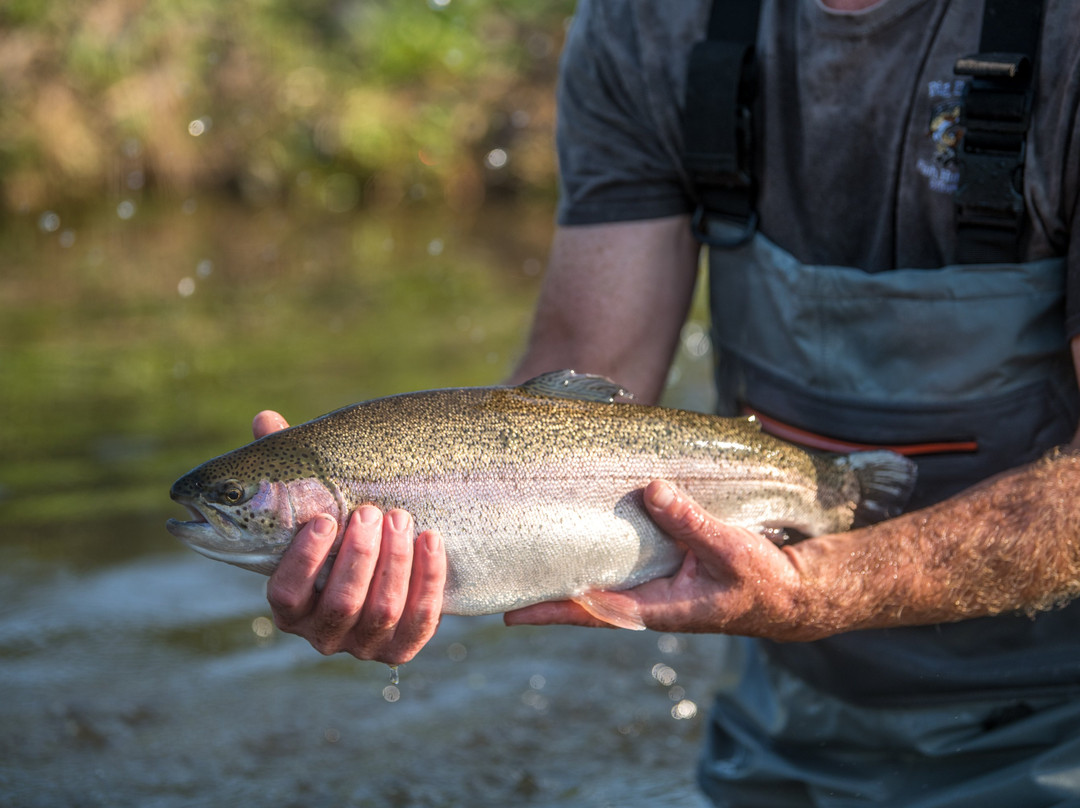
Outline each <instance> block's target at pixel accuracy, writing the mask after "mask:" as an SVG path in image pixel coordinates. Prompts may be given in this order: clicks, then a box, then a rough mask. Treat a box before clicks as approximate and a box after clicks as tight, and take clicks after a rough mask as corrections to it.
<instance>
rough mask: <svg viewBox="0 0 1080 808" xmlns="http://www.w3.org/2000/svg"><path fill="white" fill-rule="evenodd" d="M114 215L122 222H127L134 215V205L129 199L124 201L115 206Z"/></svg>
mask: <svg viewBox="0 0 1080 808" xmlns="http://www.w3.org/2000/svg"><path fill="white" fill-rule="evenodd" d="M116 215H117V216H119V217H120V218H121V219H123V220H124V221H127V220H128V219H130V218H131V217H132V216H134V215H135V203H134V202H132V201H131V200H130V199H125V200H124V201H123V202H121V203H120V204H119V205H117V206H116Z"/></svg>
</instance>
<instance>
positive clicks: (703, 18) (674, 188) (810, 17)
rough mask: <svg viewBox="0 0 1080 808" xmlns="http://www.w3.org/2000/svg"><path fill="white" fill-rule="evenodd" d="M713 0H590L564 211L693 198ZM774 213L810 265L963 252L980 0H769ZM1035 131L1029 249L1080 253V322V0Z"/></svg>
mask: <svg viewBox="0 0 1080 808" xmlns="http://www.w3.org/2000/svg"><path fill="white" fill-rule="evenodd" d="M710 5H711V4H710V2H708V0H678V2H659V1H658V0H655V1H653V2H650V1H649V0H602V1H601V0H582V2H581V4H580V6H579V9H578V13H577V15H576V17H575V20H574V23H573V26H572V28H571V31H570V35H569V39H568V41H567V45H566V50H565V53H564V56H563V67H562V78H561V82H560V85H559V120H558V149H559V165H560V172H561V179H562V196H561V200H560V205H559V221H560V223H561V224H564V225H576V224H595V223H601V222H614V221H629V220H635V219H648V218H655V217H661V216H670V215H675V214H679V213H684V212H687V211H689V210H692V202H691V194H690V185H689V180H688V178H687V176H686V174H685V173H684V171H683V168H682V162H681V160H682V129H681V127H682V123H681V122H682V113H683V109H682V107H683V97H684V92H685V83H686V65H687V59H688V56H689V51H690V48H691V46H692V45H693V43H694V42H696V41H698V40H700V39H703V38H704V35H705V30H706V27H707V20H708V14H709V8H710ZM762 6H763V8H762V17H761V28H760V31H759V36H758V59H759V66H760V68H761V71H762V80H761V92H760V102H759V103H760V108H759V112H758V120H757V125H758V127H759V131H760V135H759V139H758V146H757V149H758V151H757V153H758V157H759V159H758V166H757V169H758V172H757V176H758V178H759V187H760V192H759V197H758V200H757V208H758V212H759V215H760V229H761V232H762V233H763V234H765V235H766V236H768V237H769V238H770V239H771V240H772V241H773V242H775V243H776V244H778V245H779V246H780V247H782V248H784V249H785V250H787V251H788V252H790V253H792V254H793V255H794V256H795V257H796V258H798V259H799V260H800V261H802V262H804V263H809V264H832V265H839V266H852V267H860V268H862V269H864V270H867V271H871V272H876V271H881V270H887V269H895V268H899V267H910V268H930V267H938V266H943V265H946V264H950V263H954V262H955V261H954V253H955V247H956V231H955V217H954V209H953V205H954V202H953V192H954V190H955V188H956V183H957V178H958V175H957V171H956V165H955V161H954V149H955V147H956V140H955V138H956V135H957V134H958V132H959V129H958V125H957V116H958V114H959V98H960V93H961V90H962V84H961V80H959V79H958V77H957V76H955V75H954V73H953V65H954V64H955V62H956V60H957V58H958V57H960V56H963V55H967V54H971V53H975V52H977V51H978V49H979V48H978V46H979V35H980V30H981V21H982V9H983V3H982V2H980V0H972V1H970V2H957V1H955V0H954V2H947V1H946V0H887V2H884V3H882V4H879V5H877V6H874V7H872V8H870V9H868V10H866V11H863V12H859V13H836V12H832V11H829V10H827V9H826V8H824V6H822V5H821V4H820V3H819V2H816V0H798V1H796V0H784V1H783V2H781V1H780V0H764V2H763V4H762ZM1045 13H1046V24H1045V25H1044V31H1043V38H1042V42H1041V45H1040V48H1041V52H1040V65H1041V77H1040V78H1041V80H1040V81H1039V84H1038V87H1039V92H1038V97H1037V100H1036V106H1035V111H1034V118H1033V121H1032V124H1031V129H1030V133H1029V136H1028V145H1027V149H1028V151H1027V160H1026V169H1025V172H1026V173H1025V182H1024V195H1025V197H1026V200H1027V205H1028V211H1029V217H1030V220H1031V228H1030V237H1029V239H1028V240H1027V243H1026V245H1025V250H1024V252H1025V257H1026V258H1027V259H1028V260H1034V259H1038V258H1045V257H1048V256H1052V255H1064V256H1066V257H1067V267H1068V274H1069V278H1070V285H1072V284H1073V283H1075V285H1076V286H1077V290H1076V293H1075V294H1072V295H1070V303H1071V305H1070V310H1069V322H1068V331H1069V333H1070V334H1074V333H1078V332H1080V242H1078V241H1073V240H1071V239H1070V234H1071V233H1073V232H1076V231H1078V230H1080V205H1078V194H1080V137H1077V136H1074V133H1076V132H1078V131H1080V125H1078V124H1080V3H1075V2H1071V1H1070V0H1048V2H1047V4H1046V12H1045Z"/></svg>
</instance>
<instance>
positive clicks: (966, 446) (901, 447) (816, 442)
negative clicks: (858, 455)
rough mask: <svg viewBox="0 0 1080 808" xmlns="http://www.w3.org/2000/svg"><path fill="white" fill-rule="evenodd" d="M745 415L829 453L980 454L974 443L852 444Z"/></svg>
mask: <svg viewBox="0 0 1080 808" xmlns="http://www.w3.org/2000/svg"><path fill="white" fill-rule="evenodd" d="M743 414H744V415H752V416H754V417H755V418H757V420H758V421H760V422H761V428H762V429H763V430H764V431H765V432H768V433H769V434H770V435H774V436H775V437H777V438H780V439H781V440H786V441H790V442H791V443H797V444H799V445H800V446H806V447H808V448H810V449H822V450H823V451H826V452H838V453H841V454H847V453H849V452H865V451H867V450H872V449H888V450H889V451H890V452H896V453H897V454H902V455H907V456H908V457H911V456H913V455H928V454H942V453H946V452H977V451H978V450H979V444H978V443H977V442H976V441H973V440H958V441H939V442H937V443H903V444H894V445H891V446H889V445H877V444H871V443H852V442H851V441H846V440H837V439H836V438H830V437H827V436H826V435H818V434H816V433H814V432H807V431H806V430H805V429H799V428H798V427H794V426H789V425H788V424H785V423H782V422H780V421H777V420H776V419H775V418H770V417H769V416H767V415H763V414H762V413H760V412H758V411H757V410H754V409H751V408H750V407H743Z"/></svg>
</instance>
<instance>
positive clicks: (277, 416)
mask: <svg viewBox="0 0 1080 808" xmlns="http://www.w3.org/2000/svg"><path fill="white" fill-rule="evenodd" d="M288 425H289V422H288V421H286V420H285V418H284V417H283V416H282V415H281V413H278V412H274V411H273V410H263V411H262V412H260V413H259V414H258V415H256V416H255V418H254V420H252V422H251V431H252V433H253V434H254V435H255V437H256V438H262V437H265V436H266V435H269V434H270V433H271V432H277V431H278V430H279V429H285V428H286V427H287V426H288Z"/></svg>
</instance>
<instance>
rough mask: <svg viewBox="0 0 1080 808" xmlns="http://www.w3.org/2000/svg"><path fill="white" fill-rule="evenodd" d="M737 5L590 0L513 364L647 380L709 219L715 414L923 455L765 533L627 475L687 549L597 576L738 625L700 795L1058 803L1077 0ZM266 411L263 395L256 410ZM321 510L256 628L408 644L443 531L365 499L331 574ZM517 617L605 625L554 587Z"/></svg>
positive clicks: (1070, 635) (536, 371) (836, 443)
mask: <svg viewBox="0 0 1080 808" xmlns="http://www.w3.org/2000/svg"><path fill="white" fill-rule="evenodd" d="M758 5H759V4H758V3H754V2H729V3H725V2H723V0H718V2H717V3H716V7H715V9H713V10H712V11H711V12H710V3H708V2H693V3H690V2H686V3H677V4H671V3H660V2H651V3H650V2H644V1H641V2H633V0H626V1H625V2H614V1H612V2H598V1H594V2H582V3H581V5H580V8H579V12H578V14H577V16H576V18H575V21H574V24H573V27H572V29H571V31H570V34H569V40H568V43H567V46H566V54H565V56H564V62H563V70H562V76H561V82H560V87H559V110H560V118H559V156H560V171H561V174H562V181H563V185H562V197H561V201H560V207H559V228H558V230H557V233H556V236H555V240H554V244H553V247H552V252H551V258H550V266H549V268H548V272H547V276H546V279H545V285H544V288H543V292H542V294H541V298H540V301H539V304H538V307H537V311H536V317H535V321H534V324H533V328H532V333H531V337H530V340H529V344H528V350H527V353H526V355H525V356H524V358H523V359H522V361H521V364H520V366H519V367H518V369H517V370H516V372H515V374H514V377H513V379H512V380H511V381H512V382H514V383H521V382H524V381H525V380H527V379H531V378H533V377H536V376H539V375H540V374H542V373H546V372H549V371H553V370H557V369H560V368H574V369H576V370H577V371H581V372H585V373H589V374H598V375H602V376H606V377H609V378H611V379H614V380H616V381H617V382H618V383H619V384H620V385H624V386H625V387H626V389H628V390H630V391H632V392H633V393H634V394H635V396H636V401H637V402H639V403H646V404H648V403H652V402H654V401H655V400H656V399H657V398H658V396H659V394H660V392H661V389H662V387H663V384H664V381H665V379H666V376H667V371H668V366H669V363H670V361H671V358H672V355H673V352H674V350H675V347H676V345H677V343H678V339H679V335H680V329H681V327H682V324H683V321H684V318H685V316H686V313H687V309H688V306H689V303H690V299H691V295H692V292H693V289H694V285H695V276H696V271H697V266H698V255H699V250H700V248H701V245H702V244H703V243H704V244H707V245H708V246H709V251H708V254H709V272H710V298H711V309H712V316H713V333H712V337H713V343H714V347H715V349H716V351H717V356H718V361H717V371H716V384H717V389H718V408H719V412H720V414H722V415H728V416H735V415H739V414H746V413H754V414H756V415H757V416H758V419H759V421H760V423H761V424H762V425H763V427H764V429H765V430H766V431H771V432H773V433H775V434H777V435H779V436H781V437H783V438H785V439H787V440H791V441H794V442H797V443H802V444H804V445H806V446H809V447H811V448H813V449H824V450H829V451H834V452H841V451H848V450H851V449H856V448H887V449H891V450H893V451H895V452H899V453H901V454H905V455H907V456H909V457H911V458H912V459H913V460H915V461H916V462H917V464H918V466H919V478H918V481H917V484H916V488H915V491H914V495H913V497H912V500H911V503H910V505H909V509H908V512H907V513H905V514H903V515H900V516H898V517H896V518H893V519H888V520H885V521H882V522H880V523H878V524H875V525H871V526H869V527H864V528H858V529H855V530H852V531H849V532H843V533H833V534H826V535H821V536H815V537H812V538H808V539H806V540H804V541H801V542H797V543H792V544H787V545H784V546H778V545H777V544H776V543H774V542H773V541H772V540H770V538H769V537H766V536H763V535H762V534H761V533H760V532H755V531H752V530H748V529H746V528H745V527H738V526H732V525H730V524H726V523H724V522H722V521H720V520H718V519H717V518H716V517H714V516H713V515H711V514H710V513H709V512H707V511H706V510H704V509H703V508H702V507H700V506H699V505H698V504H697V503H696V502H695V501H693V499H691V498H690V497H689V496H688V495H687V494H686V493H685V492H684V491H683V490H680V489H679V488H676V487H674V486H673V485H671V484H669V483H666V482H663V481H653V482H651V483H649V484H648V485H647V487H646V488H645V490H644V500H643V501H644V507H645V508H646V510H647V512H648V513H649V514H650V515H651V517H652V519H653V520H654V521H655V524H656V525H657V526H659V528H660V530H661V531H663V532H664V533H666V534H667V535H668V536H670V537H671V538H673V539H675V540H676V541H678V542H680V543H681V544H682V545H683V546H684V547H685V548H686V551H687V552H686V555H685V558H684V560H683V561H682V563H681V566H679V568H678V570H677V571H676V572H674V573H673V574H670V575H667V576H665V577H661V578H657V579H655V580H651V581H649V582H647V583H644V584H642V585H640V586H637V587H636V588H632V589H629V590H626V591H623V592H619V593H609V594H610V597H611V598H613V599H614V601H615V602H616V603H621V604H622V606H623V607H625V609H626V610H627V611H632V612H636V614H637V615H639V616H640V620H641V622H643V624H644V625H645V626H646V627H648V628H651V629H655V630H658V631H669V632H681V631H693V632H717V633H724V634H732V635H739V636H742V637H748V638H758V639H752V640H739V641H733V643H732V651H731V653H730V654H729V655H728V656H727V658H726V660H725V663H724V664H727V665H729V666H733V667H735V668H737V669H738V673H739V677H738V681H739V683H738V684H737V685H735V686H733V687H732V688H731V689H729V690H726V691H724V692H721V693H720V694H719V695H718V699H717V704H716V707H715V709H714V712H713V716H712V722H711V727H710V732H709V741H708V748H707V750H706V754H705V756H704V758H703V760H702V764H701V768H700V776H701V782H702V786H703V788H704V789H705V792H706V793H707V794H708V795H709V796H710V797H711V798H712V799H713V800H714V801H715V802H716V803H717V804H718V805H755V804H761V805H785V806H786V805H826V804H829V805H832V804H836V805H839V804H845V805H849V804H854V802H855V801H859V800H861V801H863V802H865V803H867V804H883V805H934V806H939V805H940V806H944V805H960V804H964V805H969V804H973V803H974V802H975V801H976V800H979V799H981V800H983V801H984V802H985V803H986V804H990V805H995V804H1008V805H1024V806H1035V805H1066V804H1069V805H1077V804H1080V603H1075V602H1071V601H1072V599H1073V598H1074V597H1075V596H1076V595H1077V594H1080V496H1078V494H1080V456H1078V455H1076V454H1075V453H1074V449H1075V441H1073V443H1072V444H1070V441H1072V440H1073V437H1072V436H1073V432H1074V430H1075V428H1076V425H1077V414H1078V411H1080V406H1078V400H1080V399H1078V393H1077V386H1076V377H1075V370H1074V360H1077V359H1078V358H1080V341H1078V340H1080V337H1078V336H1077V335H1078V334H1080V247H1078V246H1077V245H1078V243H1080V242H1077V241H1075V240H1073V239H1072V234H1073V233H1075V232H1076V230H1077V227H1078V222H1080V205H1078V198H1080V139H1078V138H1076V137H1075V133H1076V132H1077V131H1080V113H1078V110H1080V84H1078V82H1077V76H1078V75H1080V64H1078V60H1080V5H1076V4H1069V3H1064V2H1054V0H1047V2H1046V3H1045V4H1043V3H1036V2H1032V3H1028V2H1024V3H1009V2H1006V1H1005V0H986V2H985V3H984V2H981V1H980V0H972V1H970V2H958V1H956V0H954V2H946V0H879V1H876V2H875V0H817V1H816V2H814V1H811V0H806V2H798V3H779V2H763V3H761V4H760V6H761V8H760V10H759V9H758ZM1042 5H1045V9H1043V10H1042V11H1041V16H1040V8H1039V7H1040V6H1042ZM697 43H704V44H702V46H701V47H695V45H696V44H697ZM688 65H689V68H688ZM710 71H711V72H710ZM717 133H719V134H717ZM284 426H285V422H284V420H283V419H282V418H281V416H279V415H277V414H276V413H269V412H264V413H260V414H259V415H258V416H257V417H256V420H255V432H256V436H259V435H264V434H267V433H270V432H272V431H275V430H278V429H280V428H282V427H284ZM337 528H338V526H337V524H336V522H335V521H334V520H333V519H331V518H328V517H326V516H320V517H318V518H315V519H313V520H311V521H310V522H309V523H308V524H307V525H306V526H305V527H304V528H303V529H302V530H301V531H300V533H299V535H298V536H297V538H296V539H295V540H294V541H293V543H292V545H291V547H290V548H289V549H288V550H287V551H286V553H285V555H284V558H283V559H282V561H281V563H280V566H279V567H278V568H277V570H276V571H275V572H274V574H273V576H272V577H271V579H270V584H269V589H268V597H269V600H270V603H271V606H272V608H273V610H274V615H275V618H276V620H277V622H278V625H279V626H280V627H281V628H282V629H284V630H286V631H292V632H295V633H298V634H301V635H303V636H304V637H306V638H307V639H309V640H310V641H311V643H312V644H313V645H314V646H315V647H316V648H317V649H319V650H320V651H322V652H323V653H335V652H338V651H345V652H348V653H351V654H353V655H355V656H357V657H360V658H362V659H378V660H381V661H384V662H388V663H402V662H405V661H407V660H409V659H411V658H412V657H413V656H414V655H415V654H416V653H417V651H419V649H420V648H421V647H422V646H423V645H424V643H425V642H426V641H427V640H428V639H430V637H431V636H432V634H433V633H434V632H435V630H436V627H437V625H438V620H439V614H440V610H441V605H442V599H443V587H444V582H445V580H446V571H447V564H446V554H445V552H444V548H443V543H442V540H441V538H440V533H439V532H438V531H437V530H426V531H425V532H423V533H421V534H420V535H419V536H418V537H416V536H415V530H414V527H413V521H412V517H411V516H410V514H409V513H407V512H404V511H401V510H391V511H390V512H388V513H383V512H381V511H380V510H379V509H377V508H375V507H372V506H368V505H365V506H362V507H360V508H359V509H358V510H356V511H355V513H353V514H352V516H351V518H349V520H348V523H347V526H346V529H345V531H344V535H343V538H342V540H341V543H340V549H338V550H337V557H336V560H335V561H334V566H333V570H332V572H331V573H330V576H329V579H328V580H327V581H326V586H325V588H324V589H323V590H322V591H321V592H318V591H317V590H316V587H315V582H316V578H317V577H318V575H319V572H320V570H321V569H322V567H323V564H324V563H325V562H326V560H327V558H328V555H329V554H330V553H331V548H332V546H333V545H334V544H335V541H336V540H337V538H338V529H337ZM414 538H415V541H414ZM506 622H507V624H510V625H514V624H521V623H571V624H578V625H589V626H593V625H603V624H604V621H602V620H600V619H598V618H597V617H596V616H595V614H593V613H590V612H589V611H587V610H586V609H584V608H582V606H581V605H579V604H577V603H573V602H568V601H562V602H549V603H541V604H537V605H532V606H528V607H526V608H524V609H521V610H517V611H512V612H510V613H508V614H507V615H506ZM1002 800H1004V802H1002ZM860 804H861V803H860Z"/></svg>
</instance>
